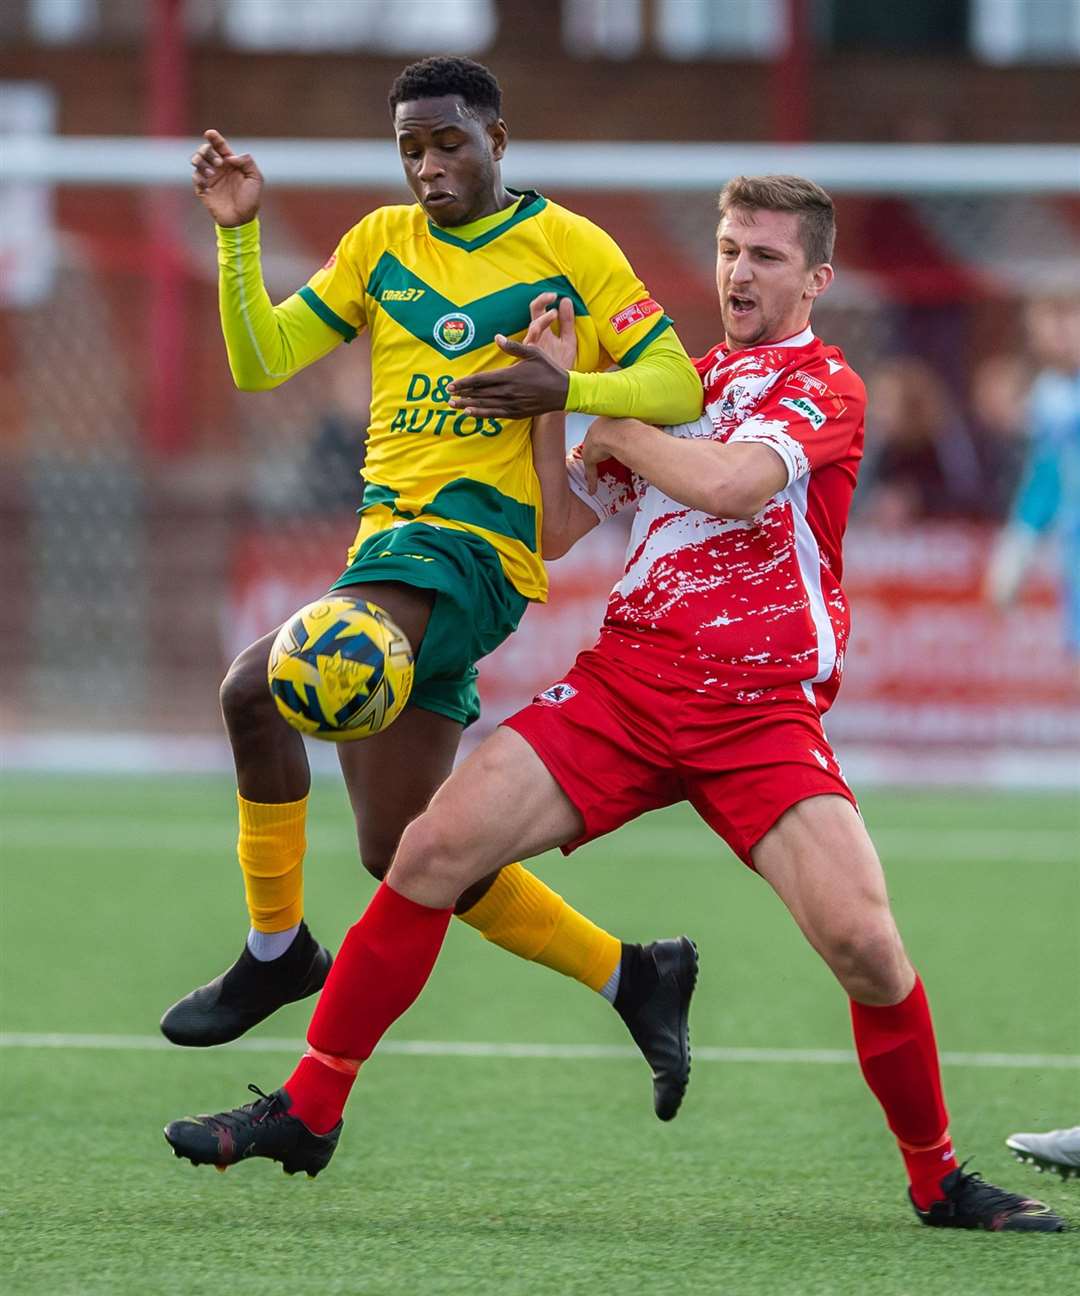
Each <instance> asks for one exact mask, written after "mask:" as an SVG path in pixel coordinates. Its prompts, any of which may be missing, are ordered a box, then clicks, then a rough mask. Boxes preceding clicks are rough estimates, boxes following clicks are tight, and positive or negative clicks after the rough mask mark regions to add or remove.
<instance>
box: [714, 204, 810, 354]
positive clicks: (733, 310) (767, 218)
mask: <svg viewBox="0 0 1080 1296" xmlns="http://www.w3.org/2000/svg"><path fill="white" fill-rule="evenodd" d="M716 237H717V254H716V289H717V292H718V293H719V295H720V315H721V318H722V319H723V322H724V333H725V335H726V338H727V344H728V346H729V347H730V348H731V349H732V350H739V349H740V348H742V347H750V346H760V345H762V344H763V343H765V342H780V341H782V340H783V339H784V338H789V337H792V336H793V335H794V334H796V333H800V332H801V331H802V330H803V329H804V328H805V327H806V324H807V321H808V320H809V318H810V307H811V306H812V305H813V302H814V298H815V297H817V296H818V294H819V293H821V292H823V291H824V290H825V288H826V287H828V285H829V283H830V281H831V280H832V267H831V266H827V265H821V266H808V265H807V263H806V253H805V252H804V251H803V246H802V243H801V242H800V241H799V217H798V216H797V215H796V214H795V213H794V212H774V211H761V210H755V211H746V210H743V209H741V208H737V207H736V208H732V209H731V210H730V211H728V212H727V214H726V215H725V216H724V219H723V220H722V221H721V222H720V228H719V230H718V231H717V236H716Z"/></svg>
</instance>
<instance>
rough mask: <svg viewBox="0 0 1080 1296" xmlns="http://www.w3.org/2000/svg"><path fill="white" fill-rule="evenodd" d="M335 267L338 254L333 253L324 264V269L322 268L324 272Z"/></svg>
mask: <svg viewBox="0 0 1080 1296" xmlns="http://www.w3.org/2000/svg"><path fill="white" fill-rule="evenodd" d="M335 265H337V253H336V252H331V253H330V255H329V256H328V257H327V258H326V260H325V261H324V262H323V267H322V268H323V269H324V270H333V268H334V266H335Z"/></svg>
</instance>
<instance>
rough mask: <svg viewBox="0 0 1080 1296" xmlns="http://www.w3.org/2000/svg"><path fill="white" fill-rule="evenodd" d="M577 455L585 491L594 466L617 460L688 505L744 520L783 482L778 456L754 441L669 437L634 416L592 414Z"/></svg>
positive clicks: (593, 476)
mask: <svg viewBox="0 0 1080 1296" xmlns="http://www.w3.org/2000/svg"><path fill="white" fill-rule="evenodd" d="M582 458H583V460H584V462H585V481H586V485H587V487H588V489H589V491H590V492H593V491H595V490H596V485H597V466H598V465H599V464H601V463H603V461H604V460H605V459H617V460H618V461H619V462H620V463H622V464H625V465H626V466H627V468H629V469H630V470H631V471H632V472H635V473H637V474H638V475H639V476H641V477H644V478H646V479H647V480H648V481H649V482H651V483H652V485H653V486H655V487H656V488H657V489H658V490H661V491H663V492H664V494H665V495H668V496H670V498H671V499H673V500H676V501H677V502H678V503H680V504H685V505H686V506H687V507H688V508H694V509H700V510H701V511H702V512H703V513H708V514H710V515H711V516H712V517H720V518H733V519H739V520H741V521H745V522H749V521H750V520H751V519H752V518H753V517H754V516H755V515H756V514H757V513H759V512H760V511H761V510H762V509H763V508H764V507H765V505H766V504H767V503H768V502H769V500H771V499H772V497H773V496H774V495H776V494H777V493H778V492H779V491H782V490H783V489H784V487H785V486H786V485H787V483H788V471H787V466H786V465H785V463H784V461H783V460H782V459H781V458H780V456H779V455H778V454H777V453H776V452H775V451H774V450H771V449H770V448H769V447H768V446H766V445H762V444H761V443H759V442H750V441H740V442H735V443H733V444H729V445H721V444H719V443H718V442H716V441H709V440H697V439H696V438H693V437H673V436H670V435H668V433H666V432H661V431H660V429H659V428H655V427H650V426H649V425H648V424H647V423H639V422H638V421H637V420H636V419H609V418H599V419H597V420H596V422H595V423H593V424H592V425H591V426H590V428H589V432H588V435H587V436H586V438H585V444H584V446H583V447H582Z"/></svg>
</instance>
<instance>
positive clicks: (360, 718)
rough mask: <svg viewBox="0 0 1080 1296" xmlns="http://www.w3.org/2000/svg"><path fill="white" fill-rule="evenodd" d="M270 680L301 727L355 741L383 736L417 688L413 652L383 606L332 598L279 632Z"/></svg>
mask: <svg viewBox="0 0 1080 1296" xmlns="http://www.w3.org/2000/svg"><path fill="white" fill-rule="evenodd" d="M267 677H268V679H269V682H270V692H271V694H272V695H273V698H274V701H275V703H276V704H277V709H278V710H279V711H280V712H281V714H282V715H283V716H284V717H285V719H286V720H287V721H288V722H289V724H291V725H292V726H293V728H294V729H299V730H300V732H301V733H305V734H310V735H311V737H312V738H325V739H327V740H328V741H329V742H351V741H352V740H353V739H355V738H370V737H371V735H372V734H377V733H381V732H382V730H383V729H385V728H386V727H387V725H389V724H392V723H393V721H394V720H395V719H396V718H397V716H398V715H399V713H400V712H401V709H402V707H403V706H404V705H405V703H406V701H407V700H408V697H409V691H410V690H411V689H412V682H413V653H412V647H411V646H410V644H409V641H408V639H407V638H406V637H405V634H404V632H403V631H402V630H401V628H400V627H399V626H396V625H395V624H394V622H393V621H391V620H390V618H389V617H388V616H387V615H386V613H385V612H384V611H383V610H382V608H380V607H376V606H375V604H374V603H367V602H365V601H364V600H363V599H359V598H349V597H347V596H344V595H340V594H329V595H327V597H326V598H323V599H319V600H318V602H316V603H309V604H308V605H307V607H302V608H301V609H300V611H299V612H297V613H296V614H295V615H294V616H291V617H290V618H289V620H288V621H286V622H285V624H284V625H283V626H282V627H281V629H280V630H279V631H278V633H277V638H276V639H275V640H274V645H273V647H272V648H271V649H270V664H269V667H268V670H267Z"/></svg>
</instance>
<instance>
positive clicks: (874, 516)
mask: <svg viewBox="0 0 1080 1296" xmlns="http://www.w3.org/2000/svg"><path fill="white" fill-rule="evenodd" d="M866 386H867V395H868V404H867V437H866V465H865V468H864V479H863V484H862V488H861V495H862V499H861V501H860V505H859V512H860V514H861V516H862V517H863V518H867V519H870V520H872V521H874V522H877V523H880V524H881V525H883V526H898V525H901V524H903V523H904V522H910V521H915V520H917V519H919V518H929V517H954V516H956V515H958V514H966V513H970V512H971V511H972V509H973V507H974V504H975V501H976V500H977V497H978V482H979V471H978V470H979V464H978V459H977V456H976V453H975V449H974V447H973V445H972V441H971V437H970V435H969V434H968V431H967V428H966V427H965V426H964V423H963V420H962V419H961V418H960V417H959V415H958V414H957V411H956V409H955V407H954V405H953V403H952V400H951V399H950V397H949V394H948V391H947V389H946V387H945V383H944V381H943V380H942V378H941V377H940V376H939V375H938V373H937V372H936V371H935V370H934V368H933V367H932V366H931V365H930V364H928V363H927V362H926V361H925V360H922V359H919V358H918V357H916V356H897V357H895V358H893V359H891V360H886V361H884V362H883V363H882V364H880V365H879V366H878V367H877V368H876V369H874V370H872V371H871V373H870V375H869V377H868V380H867V384H866ZM856 499H858V496H856Z"/></svg>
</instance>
